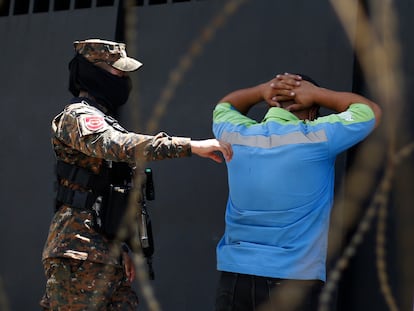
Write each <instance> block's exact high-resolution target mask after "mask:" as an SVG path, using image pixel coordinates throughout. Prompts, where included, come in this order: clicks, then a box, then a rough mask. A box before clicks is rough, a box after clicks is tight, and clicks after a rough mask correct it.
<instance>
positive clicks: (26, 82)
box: [0, 0, 413, 311]
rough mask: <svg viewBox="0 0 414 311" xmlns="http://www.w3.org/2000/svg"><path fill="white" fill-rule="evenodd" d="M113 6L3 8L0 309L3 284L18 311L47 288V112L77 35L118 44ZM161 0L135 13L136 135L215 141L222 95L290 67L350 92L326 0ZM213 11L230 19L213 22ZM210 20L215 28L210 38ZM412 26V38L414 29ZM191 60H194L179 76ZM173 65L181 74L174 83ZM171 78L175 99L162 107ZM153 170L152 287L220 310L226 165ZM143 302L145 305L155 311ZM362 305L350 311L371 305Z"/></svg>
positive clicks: (168, 306) (349, 75)
mask: <svg viewBox="0 0 414 311" xmlns="http://www.w3.org/2000/svg"><path fill="white" fill-rule="evenodd" d="M95 2H96V1H94V2H93V3H95ZM115 2H116V3H115V5H113V6H108V7H92V8H84V9H74V7H73V1H71V3H72V5H71V8H70V9H69V10H62V11H53V10H51V11H49V12H44V13H37V14H33V13H29V14H22V15H11V16H0V38H1V43H0V47H1V49H0V59H1V60H2V62H0V72H1V73H2V75H1V76H0V85H1V95H0V98H1V105H0V114H1V116H2V124H1V135H0V143H1V146H2V149H1V151H0V160H1V161H0V176H1V177H2V178H0V189H1V190H0V247H1V250H2V251H1V256H0V310H1V308H2V305H1V301H2V299H1V288H2V287H3V289H4V291H5V295H6V298H7V301H8V306H9V309H10V310H13V311H14V310H17V311H20V310H36V309H37V305H38V300H39V299H40V297H41V295H42V293H43V290H44V285H45V278H44V276H43V270H42V265H41V251H42V247H43V243H44V241H45V239H46V236H47V230H48V226H49V222H50V219H51V217H52V208H53V206H52V205H53V178H54V176H53V163H54V158H53V154H52V150H51V147H50V139H49V133H50V121H51V119H52V118H53V116H54V115H56V114H57V113H58V112H59V111H60V110H61V109H62V108H63V107H64V105H66V104H67V102H68V100H69V99H70V94H69V92H68V91H67V86H68V70H67V64H68V62H69V60H70V59H71V57H72V56H73V50H72V42H73V41H74V40H77V39H85V38H93V37H100V38H104V39H108V40H113V39H115V36H116V25H117V5H116V4H117V1H115ZM161 2H162V1H161ZM165 2H166V3H164V4H158V5H155V4H152V3H153V2H152V1H143V2H142V3H141V4H140V5H139V6H136V7H134V8H131V9H130V10H132V11H130V12H129V13H132V14H131V15H132V16H133V17H134V18H135V21H134V23H135V24H133V29H132V31H133V37H134V38H135V39H136V41H135V44H134V45H133V46H130V47H127V49H128V51H129V54H131V55H132V56H135V57H136V58H138V59H139V60H140V61H142V62H143V63H144V66H143V67H142V69H140V70H139V71H138V72H136V73H133V79H134V82H135V85H134V93H133V94H132V95H131V98H130V101H129V103H128V104H127V106H125V108H124V109H123V110H122V114H121V122H122V123H123V124H124V125H125V127H126V128H128V129H130V130H136V131H140V132H146V131H147V130H148V131H149V133H148V134H155V133H156V132H158V131H160V130H162V131H166V132H168V133H169V134H171V135H174V136H185V137H192V138H193V139H203V138H209V137H212V131H211V113H212V109H213V107H214V104H215V103H216V102H217V101H218V100H219V99H220V98H222V97H223V96H224V95H226V94H227V93H228V92H230V91H232V90H235V89H237V88H243V87H247V86H251V85H254V84H257V83H260V82H264V81H266V80H269V79H270V78H272V77H273V76H274V75H275V74H277V73H281V72H285V71H288V72H300V73H306V74H307V75H310V76H312V77H313V78H314V79H315V80H316V81H318V82H319V83H320V84H321V85H323V86H325V87H327V88H334V89H338V90H351V89H352V83H353V75H354V70H353V65H354V61H355V58H354V53H353V51H352V48H351V45H350V43H349V40H348V39H347V37H346V35H345V33H344V29H343V27H342V26H341V23H340V22H339V20H338V17H337V16H336V14H335V13H334V11H333V9H332V7H331V6H330V4H329V2H328V1H326V2H325V1H320V2H316V1H306V0H292V1H273V0H254V1H244V2H240V3H241V5H240V6H237V7H236V10H235V11H234V13H227V14H224V15H223V14H222V12H223V11H222V10H223V7H224V6H225V5H226V4H228V3H230V2H231V1H220V0H204V1H201V0H198V1H195V0H193V1H185V2H178V1H165ZM12 3H13V1H12ZM0 4H1V3H0ZM409 9H412V7H408V8H407V10H409ZM227 12H231V11H227ZM217 16H224V20H222V21H223V23H222V24H220V27H218V28H217V31H215V30H216V28H214V25H217V24H215V23H213V21H216V22H217V20H216V17H217ZM405 22H406V23H407V24H410V25H411V24H412V21H408V20H407V19H406V21H405ZM209 25H210V26H211V25H213V26H211V27H208V26H209ZM406 27H408V26H406ZM206 29H207V30H213V32H212V33H211V35H212V36H211V37H208V36H207V37H206V32H205V31H206ZM127 30H128V29H127ZM129 30H130V31H131V29H129ZM128 34H129V33H127V34H126V37H127V38H128ZM404 35H405V36H406V38H407V37H409V35H408V32H407V31H406V32H404ZM203 38H204V41H203ZM206 38H207V39H206ZM407 41H410V42H412V40H411V39H410V38H407ZM194 42H201V52H200V53H199V54H198V53H195V54H192V53H190V52H189V51H190V47H191V46H193V45H192V44H193V43H194ZM203 43H205V44H203ZM409 47H411V49H412V43H410V45H409ZM407 51H410V50H409V49H408V50H407ZM132 52H133V54H132ZM193 52H194V50H193ZM183 56H187V57H188V58H186V59H188V60H190V65H191V66H189V67H188V69H187V68H186V69H185V70H183V71H179V69H180V68H182V67H180V62H181V61H182V57H183ZM181 64H182V63H181ZM410 64H411V65H410V66H409V67H408V68H411V69H412V68H413V62H412V61H411V62H410ZM411 69H407V70H408V71H409V72H408V73H407V75H408V76H410V77H411V80H410V81H411V83H412V70H411ZM177 72H178V73H179V75H178V76H179V78H180V79H179V81H178V83H177V84H174V83H171V80H170V78H171V74H172V73H177ZM181 74H182V75H181ZM168 86H169V87H170V90H172V91H173V96H172V97H171V99H170V100H169V101H167V105H165V106H164V105H163V103H164V102H163V101H162V94H163V92H164V91H165V90H166V88H167V87H168ZM411 89H412V88H411ZM411 96H413V95H412V94H411ZM156 107H159V108H160V109H161V110H160V111H161V112H162V113H160V114H157V113H158V112H157V111H158V110H157V109H156ZM263 111H264V106H263V107H259V108H257V109H255V111H253V114H254V115H255V116H257V118H260V116H261V115H262V113H263ZM156 116H158V119H157V118H156ZM154 118H156V120H158V122H156V126H155V127H152V126H150V125H149V123H148V122H149V121H150V120H154ZM148 166H150V167H151V168H152V169H153V171H154V182H155V192H156V199H155V200H154V201H151V202H149V204H148V205H149V211H150V213H151V218H152V222H153V230H154V235H155V256H154V269H155V280H154V281H152V282H151V284H152V285H153V288H154V292H155V296H156V298H157V299H158V300H159V302H160V305H161V307H162V309H163V310H167V311H175V310H177V311H178V310H180V311H183V310H188V311H194V310H197V311H204V310H205V311H207V310H212V306H213V303H214V294H215V286H216V282H217V277H218V274H217V272H216V269H215V246H216V244H217V242H218V240H219V239H220V237H221V235H222V233H223V222H224V219H223V216H224V210H225V204H226V198H227V182H226V169H225V164H216V163H214V162H212V161H210V160H207V159H201V158H197V157H192V158H187V159H177V160H166V161H160V162H155V163H149V164H148ZM370 260H371V258H370ZM369 266H370V267H371V266H373V263H372V260H371V261H370V263H369ZM372 269H374V268H372ZM353 271H360V270H358V268H355V270H351V271H350V273H352V272H353ZM369 273H370V276H371V275H372V274H375V271H374V270H373V271H370V272H369ZM361 278H363V279H369V276H368V275H367V276H361ZM375 286H376V287H377V286H378V285H375ZM358 289H359V292H358V294H359V295H362V296H364V293H365V292H364V290H363V289H362V288H359V287H358ZM138 290H139V288H138ZM140 295H141V294H140ZM372 295H373V296H374V297H375V299H374V301H373V300H372V299H370V297H369V296H366V298H367V300H368V301H370V303H371V304H374V303H376V304H378V305H376V306H375V308H373V309H375V310H379V311H381V310H386V309H387V308H386V306H385V303H384V301H383V300H382V296H381V295H379V294H378V293H375V294H372ZM378 295H379V299H377V298H378ZM364 299H365V298H364ZM141 301H142V303H141V306H140V310H147V306H146V304H145V302H144V300H143V299H141ZM358 304H359V301H358V300H357V301H355V306H353V309H352V310H364V309H362V308H361V309H358ZM3 306H4V305H3Z"/></svg>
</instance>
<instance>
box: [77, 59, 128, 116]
mask: <svg viewBox="0 0 414 311" xmlns="http://www.w3.org/2000/svg"><path fill="white" fill-rule="evenodd" d="M69 71H70V75H69V91H70V92H71V93H72V94H73V96H79V92H80V91H81V90H83V91H86V92H88V94H90V95H91V96H93V97H94V98H95V100H96V101H97V102H98V104H100V105H102V106H104V107H105V108H106V109H108V110H109V113H110V114H112V115H114V114H116V112H117V110H118V108H119V107H120V106H122V105H124V104H125V103H126V101H127V100H128V96H129V92H130V91H131V79H130V78H129V77H118V76H116V75H113V74H111V73H110V72H108V71H106V70H104V69H102V68H100V67H98V66H95V65H94V64H92V63H91V62H89V61H88V60H87V59H85V58H84V57H83V56H82V55H80V54H76V55H75V57H74V58H73V59H72V60H71V61H70V62H69Z"/></svg>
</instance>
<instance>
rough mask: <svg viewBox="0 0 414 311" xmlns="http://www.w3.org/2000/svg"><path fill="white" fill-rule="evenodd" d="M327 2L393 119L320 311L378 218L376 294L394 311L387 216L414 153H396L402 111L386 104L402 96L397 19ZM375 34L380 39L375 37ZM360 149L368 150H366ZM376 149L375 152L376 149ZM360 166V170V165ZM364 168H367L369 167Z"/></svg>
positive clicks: (384, 6) (408, 149)
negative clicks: (369, 196)
mask: <svg viewBox="0 0 414 311" xmlns="http://www.w3.org/2000/svg"><path fill="white" fill-rule="evenodd" d="M331 3H332V5H333V7H334V9H335V10H336V12H337V14H338V16H339V17H340V19H341V20H342V24H343V25H344V27H345V30H346V32H347V34H348V36H349V41H350V42H351V43H353V48H354V50H355V52H356V55H357V57H358V59H359V60H360V62H361V66H362V69H363V72H364V73H365V74H366V76H367V84H368V87H369V88H370V89H371V90H372V93H373V94H374V95H375V96H376V97H377V98H380V99H381V103H382V105H383V107H384V110H385V111H393V114H387V115H386V116H385V117H384V118H385V119H386V122H384V123H385V124H386V126H387V129H386V131H385V135H384V136H385V137H384V138H385V142H386V143H387V146H388V148H387V150H386V159H387V165H386V167H385V168H384V176H383V178H382V180H381V182H380V184H379V186H378V188H377V191H376V193H375V195H374V198H373V201H372V203H371V204H370V205H369V206H368V208H367V210H366V212H365V215H364V216H363V218H362V220H361V221H360V222H359V224H358V227H357V231H356V233H355V234H354V235H353V237H352V238H351V241H350V243H349V245H348V246H347V247H345V250H344V252H343V255H342V256H341V257H340V258H339V259H338V260H337V262H336V265H335V267H334V269H333V270H332V271H331V272H330V274H329V276H328V281H327V283H326V286H325V288H324V290H323V292H322V294H321V297H320V306H319V310H320V311H325V310H328V305H329V302H330V300H331V298H332V294H333V292H334V290H335V289H336V286H337V283H338V282H339V280H340V278H341V274H342V272H343V271H344V270H345V269H346V268H347V266H348V264H349V261H350V259H351V258H352V257H353V256H354V255H355V253H356V251H357V247H358V245H359V244H361V242H362V240H363V238H364V234H365V233H366V232H367V231H368V230H369V228H370V226H371V223H372V222H373V219H374V218H375V216H378V219H377V234H376V256H377V258H376V264H377V274H378V278H379V282H380V288H381V292H382V295H383V296H384V299H385V302H386V304H387V306H388V308H389V309H390V310H392V311H398V310H399V308H398V306H397V303H396V299H395V297H394V294H393V291H392V289H391V286H390V284H389V280H388V274H387V270H386V268H387V261H386V245H385V240H386V239H385V236H386V217H387V208H388V202H389V195H390V192H391V187H392V183H393V180H394V178H395V170H396V166H397V165H398V164H400V163H401V161H402V160H403V159H404V158H405V157H407V156H409V155H411V154H412V153H413V149H414V146H413V145H414V144H413V143H410V144H408V145H407V146H405V147H403V148H402V149H400V151H399V152H397V151H396V148H397V147H396V145H397V142H396V135H395V131H396V129H397V124H398V122H399V117H400V114H401V107H398V106H397V107H396V106H395V105H394V106H391V105H392V103H393V102H397V103H402V102H403V98H402V95H401V94H404V89H403V84H402V83H401V81H402V77H403V75H402V72H401V65H400V58H401V55H400V45H399V43H398V40H397V38H398V36H397V23H396V16H397V14H396V12H395V9H394V8H393V7H392V2H391V1H377V2H375V4H373V15H372V17H371V18H369V17H368V16H367V15H366V14H365V12H364V10H363V8H362V6H361V3H360V2H359V1H349V0H346V1H344V0H331ZM355 10H356V12H357V14H358V21H357V24H358V27H357V31H358V33H359V37H356V38H353V34H354V30H353V28H352V25H353V22H352V20H353V16H352V12H355ZM374 23H375V24H374ZM380 34H381V35H382V37H380ZM354 39H355V40H354ZM378 67H380V68H378ZM381 73H382V75H381ZM398 108H400V110H398ZM378 143H379V142H377V144H378ZM365 147H371V145H368V146H365ZM365 149H366V150H365V152H366V153H369V149H367V148H365ZM376 149H377V150H378V148H376ZM364 159H365V163H368V162H367V161H366V160H367V159H369V157H364ZM360 165H361V166H362V167H364V164H363V163H361V164H360ZM367 166H368V167H369V165H367ZM378 169H380V168H379V167H374V168H372V171H371V173H370V176H371V178H372V176H374V173H375V170H378ZM367 173H369V172H367ZM351 190H353V191H357V190H356V189H355V188H354V189H352V188H351ZM351 195H352V193H351ZM353 203H355V202H353ZM337 243H338V241H333V244H336V245H334V248H338V244H337Z"/></svg>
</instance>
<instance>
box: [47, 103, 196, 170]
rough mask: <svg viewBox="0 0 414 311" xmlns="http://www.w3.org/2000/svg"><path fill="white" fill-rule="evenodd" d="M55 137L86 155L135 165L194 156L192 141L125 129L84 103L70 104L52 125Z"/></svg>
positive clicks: (162, 134) (163, 134)
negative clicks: (143, 133)
mask: <svg viewBox="0 0 414 311" xmlns="http://www.w3.org/2000/svg"><path fill="white" fill-rule="evenodd" d="M52 135H53V137H54V138H56V139H58V140H59V141H60V142H62V143H63V144H65V145H66V146H68V147H69V148H73V149H75V150H78V151H80V152H82V153H84V154H85V155H87V156H90V157H94V158H101V159H105V160H111V161H116V162H128V163H130V164H135V163H136V162H138V161H140V160H141V161H154V160H161V159H165V158H181V157H188V156H191V146H190V138H184V137H172V136H169V135H167V134H166V133H164V132H160V133H158V134H157V135H155V136H150V135H142V134H136V133H132V132H128V131H126V130H125V129H123V128H122V127H121V126H120V125H119V124H118V123H117V121H116V120H114V119H113V118H111V117H109V116H106V115H105V114H104V113H103V112H102V111H100V110H99V109H97V108H95V107H93V106H90V105H88V104H87V103H85V102H81V103H76V104H71V105H68V106H67V107H66V108H65V110H64V111H63V112H62V113H60V114H59V115H58V116H56V117H55V119H54V120H53V122H52Z"/></svg>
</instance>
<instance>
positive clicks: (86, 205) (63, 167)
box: [56, 160, 109, 209]
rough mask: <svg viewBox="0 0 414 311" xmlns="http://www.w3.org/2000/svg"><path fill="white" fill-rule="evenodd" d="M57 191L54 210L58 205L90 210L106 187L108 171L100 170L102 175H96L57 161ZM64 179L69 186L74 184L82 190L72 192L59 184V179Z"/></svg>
mask: <svg viewBox="0 0 414 311" xmlns="http://www.w3.org/2000/svg"><path fill="white" fill-rule="evenodd" d="M56 174H57V179H58V180H57V191H56V208H59V207H60V205H68V206H71V207H74V208H79V209H91V207H92V205H93V204H94V203H95V201H96V199H97V197H98V196H99V195H100V194H102V193H103V192H104V191H105V189H107V187H108V183H109V180H108V170H107V169H106V168H103V169H102V173H101V174H99V175H97V174H93V173H92V172H90V171H89V170H87V169H85V168H83V167H79V166H75V165H72V164H69V163H66V162H64V161H60V160H58V161H57V164H56ZM62 178H63V179H66V180H67V181H68V182H69V183H71V184H76V185H78V186H80V187H82V188H83V189H84V190H73V189H70V188H69V187H67V186H65V185H62V184H61V183H60V180H61V179H62Z"/></svg>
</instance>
